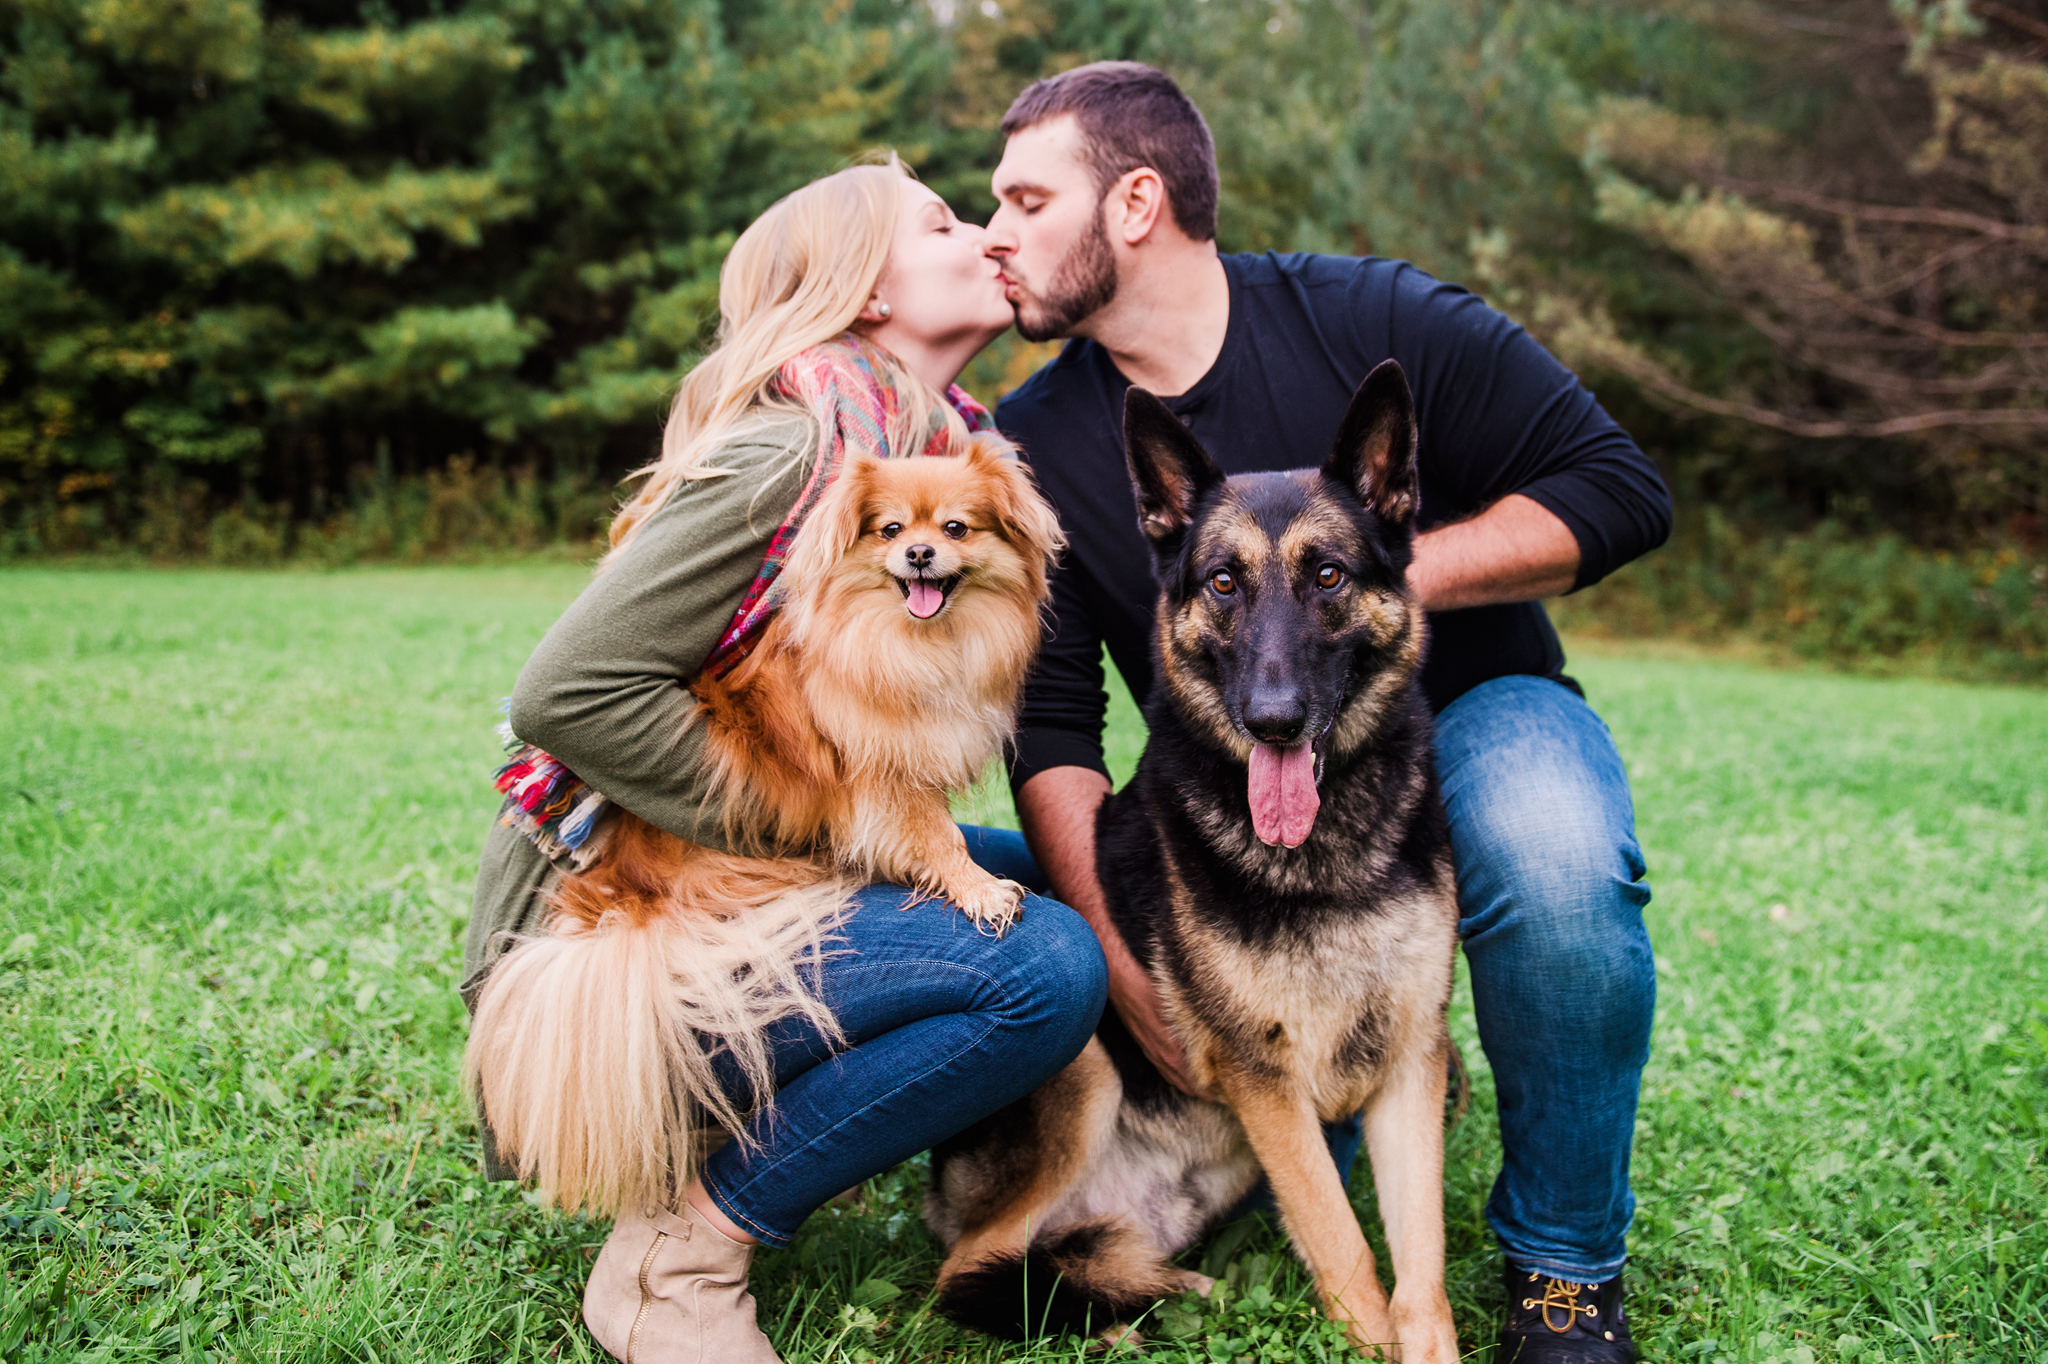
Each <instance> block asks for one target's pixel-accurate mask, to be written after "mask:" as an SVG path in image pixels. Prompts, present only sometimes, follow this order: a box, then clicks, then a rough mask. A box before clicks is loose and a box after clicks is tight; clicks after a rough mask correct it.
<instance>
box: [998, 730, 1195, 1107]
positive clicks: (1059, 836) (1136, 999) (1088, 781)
mask: <svg viewBox="0 0 2048 1364" xmlns="http://www.w3.org/2000/svg"><path fill="white" fill-rule="evenodd" d="M1109 789H1110V788H1109V778H1107V777H1105V776H1103V775H1102V774H1101V773H1100V772H1097V771H1095V770H1094V769H1093V768H1087V767H1053V768H1048V769H1047V770H1045V771H1043V772H1040V773H1039V774H1038V775H1037V776H1035V777H1033V778H1032V779H1031V780H1030V781H1027V782H1025V783H1024V788H1023V790H1021V791H1019V792H1018V793H1017V816H1018V820H1019V822H1020V823H1022V824H1023V826H1024V837H1025V839H1026V840H1027V841H1028V842H1029V843H1030V844H1031V852H1032V855H1033V856H1034V857H1036V858H1037V859H1038V865H1039V867H1040V869H1041V870H1043V871H1044V872H1045V875H1046V879H1047V880H1048V881H1050V882H1051V883H1052V892H1053V894H1054V895H1055V896H1057V897H1058V898H1059V899H1060V900H1062V901H1064V902H1065V903H1066V904H1069V905H1071V906H1073V908H1074V909H1075V910H1076V911H1077V912H1078V913H1079V914H1080V915H1081V917H1082V918H1084V919H1086V920H1087V921H1088V926H1089V927H1090V928H1093V929H1094V930H1095V936H1096V937H1097V938H1099V939H1101V941H1102V955H1103V957H1104V959H1105V960H1107V961H1108V963H1109V1002H1110V1003H1111V1004H1112V1005H1114V1006H1115V1007H1116V1011H1117V1014H1118V1016H1119V1017H1121V1018H1122V1019H1123V1021H1124V1026H1125V1027H1126V1028H1129V1029H1130V1030H1131V1036H1132V1037H1133V1038H1135V1039H1136V1040H1137V1043H1138V1046H1139V1048H1140V1049H1141V1050H1143V1051H1144V1053H1145V1057H1146V1059H1147V1060H1149V1061H1150V1062H1151V1063H1152V1064H1153V1065H1155V1066H1157V1067H1158V1068H1159V1073H1160V1074H1161V1075H1164V1076H1165V1077H1166V1078H1167V1080H1168V1081H1169V1082H1171V1083H1172V1084H1173V1086H1174V1087H1175V1088H1176V1089H1179V1090H1181V1091H1182V1092H1183V1093H1187V1094H1192V1095H1193V1096H1194V1097H1196V1098H1197V1099H1214V1098H1215V1097H1216V1096H1215V1095H1213V1094H1211V1093H1209V1091H1207V1090H1205V1089H1203V1088H1202V1087H1201V1086H1200V1085H1198V1084H1196V1083H1195V1080H1194V1078H1193V1077H1192V1076H1190V1075H1189V1074H1188V1072H1187V1053H1186V1051H1185V1050H1184V1049H1183V1048H1182V1046H1181V1042H1180V1038H1179V1037H1177V1036H1175V1035H1174V1032H1173V1029H1172V1028H1170V1027H1168V1026H1167V1023H1166V1015H1165V1013H1164V1011H1163V1010H1161V1008H1160V1006H1159V992H1158V991H1157V990H1155V989H1154V988H1153V987H1152V980H1151V977H1149V976H1147V975H1146V974H1145V969H1144V968H1143V967H1142V966H1139V965H1138V959H1137V958H1136V957H1133V956H1132V955H1131V949H1130V948H1129V947H1127V946H1126V945H1125V944H1124V939H1123V935H1122V934H1121V933H1119V932H1117V928H1116V923H1115V921H1113V920H1112V919H1111V918H1110V917H1109V901H1108V899H1107V897H1105V896H1104V895H1103V893H1102V883H1101V882H1100V881H1098V880H1097V879H1096V876H1095V811H1096V807H1098V806H1100V805H1101V804H1102V801H1103V798H1104V797H1106V796H1107V795H1108V794H1109Z"/></svg>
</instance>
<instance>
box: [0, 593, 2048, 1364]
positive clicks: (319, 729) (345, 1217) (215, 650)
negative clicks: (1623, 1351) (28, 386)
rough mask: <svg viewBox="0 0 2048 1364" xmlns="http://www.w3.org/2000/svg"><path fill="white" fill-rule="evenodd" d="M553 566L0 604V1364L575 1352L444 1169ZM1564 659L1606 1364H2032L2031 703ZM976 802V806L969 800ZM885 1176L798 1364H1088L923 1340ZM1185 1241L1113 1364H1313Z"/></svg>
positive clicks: (1488, 1137) (497, 1205) (822, 1266)
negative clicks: (1613, 1175) (1635, 896)
mask: <svg viewBox="0 0 2048 1364" xmlns="http://www.w3.org/2000/svg"><path fill="white" fill-rule="evenodd" d="M581 581H582V574H581V572H580V571H578V570H576V569H573V568H559V567H558V568H536V567H526V568H503V569H432V570H418V571H404V572H349V573H341V574H332V575H315V574H273V575H255V574H249V575H238V574H227V573H169V574H147V573H89V572H43V571H34V572H28V571H17V572H8V573H4V574H0V638H4V639H5V641H6V644H7V649H6V654H5V656H4V658H0V753H4V754H5V755H6V756H5V758H0V763H4V768H0V1039H4V1040H0V1275H4V1278H0V1359H5V1360H7V1361H9V1364H15V1362H16V1361H19V1362H20V1364H27V1362H28V1361H54V1360H67V1361H68V1360H76V1359H117V1358H130V1357H134V1358H160V1359H191V1360H199V1359H218V1360H228V1359H238V1360H245V1361H255V1360H292V1361H298V1360H330V1359H331V1360H336V1361H340V1360H350V1361H358V1360H360V1361H368V1360H373V1359H374V1360H433V1361H456V1360H461V1361H469V1360H478V1361H481V1360H494V1361H495V1360H525V1359H563V1360H591V1359H595V1358H597V1355H596V1353H595V1351H594V1347H592V1346H591V1345H590V1343H589V1340H588V1337H586V1336H585V1335H583V1333H582V1332H581V1329H580V1327H579V1326H578V1325H577V1320H576V1319H577V1312H578V1305H579V1295H580V1291H581V1286H582V1281H583V1276H584V1274H585V1273H586V1272H587V1269H588V1265H589V1262H590V1259H591V1257H592V1256H593V1255H594V1254H595V1252H596V1248H597V1246H598V1244H599V1243H600V1242H601V1241H602V1239H603V1228H602V1227H600V1226H594V1225H592V1224H589V1223H586V1222H583V1221H580V1220H574V1219H564V1218H561V1217H558V1216H555V1215H553V1214H549V1213H546V1212H543V1211H541V1210H539V1209H537V1208H536V1207H534V1206H533V1205H532V1203H531V1202H530V1201H529V1200H528V1199H527V1198H526V1197H524V1196H523V1195H521V1194H520V1193H518V1192H517V1191H516V1190H513V1189H511V1188H509V1187H507V1186H505V1185H494V1184H488V1183H485V1182H484V1181H482V1180H481V1179H480V1178H479V1176H478V1174H477V1170H476V1162H477V1148H476V1134H475V1128H474V1124H473V1122H472V1120H471V1116H470V1113H469V1110H468V1107H467V1105H466V1104H465V1103H464V1101H463V1099H462V1097H461V1095H460V1093H459V1091H458V1086H457V1082H456V1065H457V1058H458V1056H459V1052H460V1048H461V1042H462V1036H463V1026H464V1023H463V1017H462V1011H461V1006H460V1004H459V1003H458V1002H457V1001H456V999H455V996H454V989H453V986H454V975H455V972H456V970H457V969H458V962H459V955H460V944H459V939H460V934H461V929H462V923H463V919H464V916H465V915H466V912H467V894H468V882H469V879H470V875H471V872H472V870H473V866H474V859H475V855H476V849H477V847H478V846H479V845H480V843H481V840H482V836H483V832H484V830H485V828H486V826H487V821H488V819H489V818H490V815H491V807H492V799H491V796H490V793H489V791H488V787H487V785H486V778H487V775H488V772H489V770H490V768H491V766H492V765H493V762H494V761H495V759H496V757H497V750H496V746H495V742H494V740H493V737H492V735H491V725H492V723H493V722H494V720H495V719H496V718H497V717H496V710H495V707H496V703H497V700H498V698H499V697H501V696H503V695H504V694H505V692H506V691H507V690H509V688H510V684H511V681H512V678H513V677H514V675H515V674H516V672H517V670H518V667H519V665H520V663H521V662H522V661H523V660H524V658H525V656H526V654H527V652H528V651H529V650H530V648H531V647H532V644H533V642H534V641H535V640H536V639H537V638H538V637H539V635H540V633H541V631H542V630H543V629H545V627H546V625H547V624H548V622H549V621H550V620H551V619H552V618H553V616H554V614H555V613H556V612H557V611H558V610H559V609H560V607H561V606H562V604H563V603H565V602H566V601H567V600H568V598H569V597H570V596H571V595H573V593H574V591H575V590H576V587H577V586H578V584H579V583H580V582H581ZM1576 671H1577V672H1578V674H1579V675H1580V676H1581V677H1582V678H1583V679H1584V680H1585V681H1586V683H1587V685H1588V689H1589V691H1590V692H1591V694H1592V696H1593V699H1594V701H1595V703H1596V705H1597V706H1598V707H1599V708H1600V710H1601V711H1602V713H1603V714H1604V715H1605V716H1606V717H1607V718H1608V720H1609V723H1610V724H1611V725H1612V726H1613V728H1614V730H1615V733H1616V736H1617V739H1618V740H1619V742H1620V744H1621V748H1622V751H1623V753H1624V754H1625V755H1626V756H1627V758H1628V759H1629V761H1630V764H1631V767H1632V770H1633V774H1634V779H1635V785H1636V794H1637V804H1638V816H1639V821H1640V825H1641V835H1642V841H1643V843H1644V845H1645V847H1646V849H1647V850H1648V852H1649V856H1650V860H1651V864H1652V879H1653V882H1654V885H1655V888H1656V900H1655V902H1654V903H1653V904H1652V906H1651V909H1650V918H1651V927H1652V933H1653V936H1654V938H1655V941H1656V946H1657V951H1658V970H1659V985H1660V990H1661V998H1660V1002H1659V1015H1658V1024H1657V1032H1656V1038H1655V1051H1654V1054H1653V1057H1652V1061H1651V1066H1650V1071H1649V1073H1648V1075H1647V1076H1646V1078H1645V1083H1644V1093H1643V1104H1642V1108H1641V1111H1640V1113H1639V1117H1638V1138H1637V1146H1636V1160H1635V1175H1636V1179H1635V1182H1636V1189H1637V1194H1638V1197H1639V1199H1640V1201H1641V1206H1640V1209H1639V1212H1638V1217H1637V1223H1636V1229H1635V1233H1634V1235H1633V1238H1632V1244H1633V1247H1634V1260H1633V1262H1632V1264H1631V1267H1630V1270H1629V1274H1630V1281H1631V1285H1632V1289H1633V1295H1632V1314H1633V1316H1634V1318H1635V1321H1636V1329H1637V1332H1638V1335H1639V1337H1640V1339H1641V1341H1642V1343H1643V1344H1644V1346H1645V1348H1646V1355H1647V1357H1649V1358H1651V1359H1656V1360H1667V1359H1679V1360H1698V1361H1705V1362H1706V1364H1721V1361H1722V1360H1724V1359H1725V1360H1730V1361H1742V1362H1744V1364H1749V1362H1754V1364H1764V1362H1765V1361H1775V1362H1776V1364H1819V1362H1820V1361H1832V1360H1854V1361H1866V1360H1908V1359H1911V1360H1924V1361H1930V1362H1932V1361H1944V1362H1945V1361H1961V1360H1965V1359H1970V1360H1975V1359H1998V1360H2024V1361H2028V1362H2029V1364H2040V1361H2041V1360H2042V1359H2043V1357H2044V1356H2043V1352H2044V1351H2048V1316H2044V1313H2048V1226H2044V1222H2043V1217H2044V1214H2048V978H2044V966H2048V952H2044V950H2043V947H2042V945H2041V944H2042V943H2043V941H2044V939H2048V931H2044V919H2048V763H2044V762H2043V756H2044V754H2043V737H2042V736H2043V735H2044V734H2048V695H2043V694H2042V693H2039V692H2029V691H2020V690H2009V689H2007V690H2001V689H1995V688H1968V687H1954V686H1941V685H1934V684H1927V683H1919V682H1881V681H1872V680H1866V679H1853V678H1841V677H1833V676H1827V675H1822V674H1812V673H1807V674H1792V673H1783V672H1767V671H1762V670H1758V669H1751V668H1742V667H1732V666H1728V665H1725V664H1719V663H1715V662H1712V661H1702V660H1698V659H1691V660H1688V659H1643V658H1629V657H1613V656H1603V657H1596V658H1585V659H1581V660H1580V664H1579V666H1578V667H1577V669H1576ZM1115 706H1116V709H1115V712H1114V717H1115V718H1114V724H1115V726H1116V728H1115V731H1114V733H1113V734H1112V740H1111V757H1112V763H1113V765H1114V766H1115V767H1116V768H1117V770H1118V772H1119V773H1120V774H1123V773H1128V771H1129V768H1130V764H1131V763H1132V762H1133V761H1134V760H1135V757H1136V751H1137V746H1138V742H1139V736H1138V735H1137V732H1136V729H1135V712H1134V710H1133V709H1132V708H1131V707H1130V705H1129V702H1128V698H1124V697H1121V696H1119V697H1118V698H1117V700H1116V702H1115ZM968 808H969V809H970V811H971V812H972V813H974V814H975V815H976V816H977V817H981V818H986V819H990V820H992V821H996V822H1004V821H1007V819H1008V817H1009V811H1008V808H1007V802H1006V799H1005V797H1004V796H1003V795H1002V793H1001V788H1000V786H999V785H989V786H986V787H984V789H983V790H982V791H981V792H980V793H978V795H977V796H976V797H975V798H974V803H973V804H971V805H970V806H969V807H968ZM1453 1027H1454V1031H1455V1035H1456V1036H1457V1038H1458V1040H1459V1042H1460V1044H1461V1046H1463V1048H1464V1049H1465V1053H1466V1055H1467V1057H1468V1058H1469V1059H1470V1060H1471V1062H1472V1063H1473V1065H1474V1068H1475V1070H1476V1071H1477V1075H1476V1077H1475V1079H1476V1082H1477V1083H1476V1090H1475V1094H1474V1101H1473V1107H1472V1112H1471V1115H1470V1116H1469V1117H1467V1118H1466V1119H1465V1121H1464V1122H1462V1123H1461V1124H1460V1125H1459V1126H1458V1127H1457V1128H1455V1129H1454V1130H1453V1131H1452V1132H1451V1134H1450V1137H1449V1141H1448V1149H1447V1168H1446V1179H1445V1210H1446V1218H1447V1230H1448V1233H1449V1242H1450V1266H1449V1268H1450V1288H1451V1294H1452V1302H1453V1307H1454V1310H1455V1312H1456V1314H1457V1319H1458V1324H1459V1329H1460V1333H1461V1336H1462V1338H1463V1339H1464V1340H1465V1342H1466V1344H1467V1346H1468V1347H1473V1348H1483V1347H1486V1346H1487V1345H1488V1344H1489V1343H1490V1341H1491V1336H1492V1331H1493V1329H1494V1322H1495V1320H1496V1317H1497V1313H1498V1310H1499V1307H1500V1289H1499V1281H1498V1278H1497V1268H1496V1261H1495V1258H1494V1254H1493V1251H1492V1247H1491V1243H1490V1240H1489V1237H1488V1235H1487V1232H1486V1229H1485V1224H1484V1220H1483V1216H1482V1208H1483V1205H1484V1201H1485V1198H1486V1194H1487V1190H1488V1186H1489V1184H1490V1181H1491V1180H1492V1177H1493V1172H1494V1170H1495V1168H1496V1167H1497V1164H1498V1155H1499V1153H1498V1136H1497V1131H1496V1129H1495V1127H1494V1124H1493V1121H1492V1118H1491V1089H1490V1085H1489V1081H1488V1079H1487V1076H1486V1073H1485V1069H1484V1065H1483V1055H1482V1053H1481V1051H1480V1049H1479V1047H1478V1044H1477V1038H1476V1035H1475V1033H1474V1031H1473V1028H1472V1024H1471V1017H1470V1011H1469V1007H1468V1006H1467V1004H1466V995H1465V992H1464V987H1463V985H1462V983H1461V985H1460V987H1459V993H1458V997H1457V1001H1456V1004H1455V1005H1454V1017H1453ZM1570 1059H1571V1058H1569V1057H1562V1058H1560V1063H1562V1064H1569V1063H1570ZM1361 1173H1362V1172H1361ZM921 1179H922V1174H921V1168H920V1166H919V1165H918V1164H917V1163H913V1164H911V1165H908V1166H905V1167H903V1168H901V1169H899V1170H896V1171H893V1172H891V1173H889V1174H886V1175H884V1176H882V1177H880V1178H878V1179H875V1180H872V1181H870V1182H869V1183H868V1184H867V1185H866V1186H865V1187H864V1188H863V1189H862V1190H861V1191H860V1193H859V1195H858V1196H857V1197H856V1198H855V1199H854V1200H853V1201H851V1202H849V1203H846V1204H841V1205H833V1206H830V1207H827V1208H826V1209H824V1210H823V1211H821V1212H820V1213H819V1214H818V1215H817V1216H816V1217H814V1218H813V1219H812V1220H811V1222H810V1223H809V1224H808V1225H807V1226H806V1228H805V1229H804V1232H803V1234H802V1236H801V1237H800V1238H799V1239H798V1241H797V1243H796V1245H795V1246H794V1247H792V1248H791V1249H790V1250H787V1251H782V1252H773V1253H766V1254H763V1255H762V1256H761V1257H760V1259H759V1261H758V1273H757V1284H758V1288H759V1292H760V1298H761V1302H762V1310H763V1314H764V1321H765V1322H766V1323H767V1325H768V1329H769V1330H770V1333H771V1335H773V1336H774V1338H775V1339H776V1341H777V1343H778V1344H779V1345H780V1347H781V1348H782V1349H783V1351H784V1353H785V1355H786V1357H787V1358H789V1359H790V1360H791V1361H792V1364H803V1362H805V1361H827V1360H830V1361H851V1360H861V1359H870V1358H871V1359H875V1360H892V1361H904V1362H905V1364H910V1362H911V1361H925V1360H934V1359H942V1358H943V1359H956V1360H962V1361H979V1360H996V1359H1002V1360H1028V1361H1052V1360H1056V1359H1058V1360H1077V1359H1080V1358H1081V1357H1082V1355H1083V1346H1082V1343H1081V1342H1078V1341H1073V1340H1051V1341H1042V1342H1037V1343H1034V1344H1032V1345H1029V1346H1012V1345H1000V1344H997V1343H993V1342H989V1341H985V1340H982V1339H980V1338H977V1337H972V1336H969V1335H967V1334H965V1333H963V1332H961V1331H959V1330H957V1329H955V1328H954V1327H952V1326H950V1325H949V1324H947V1323H945V1322H944V1321H942V1320H940V1319H938V1318H936V1317H935V1316H934V1315H933V1314H932V1311H931V1305H930V1297H929V1286H930V1282H931V1274H932V1270H933V1268H934V1267H935V1265H936V1263H937V1251H936V1247H935V1246H934V1245H933V1244H932V1242H931V1240H930V1238H929V1237H928V1236H927V1234H926V1233H925V1231H924V1230H923V1226H922V1223H921V1221H920V1218H919V1200H920V1197H921ZM1360 1207H1361V1210H1362V1211H1363V1212H1364V1213H1365V1215H1366V1216H1367V1217H1368V1225H1369V1226H1374V1227H1376V1224H1377V1219H1376V1216H1375V1215H1374V1214H1373V1210H1372V1200H1371V1197H1370V1194H1369V1192H1365V1191H1361V1193H1360ZM1197 1254H1198V1256H1200V1257H1202V1263H1203V1265H1204V1267H1205V1268H1207V1269H1209V1270H1210V1271H1212V1272H1215V1273H1218V1274H1220V1275H1221V1276H1222V1277H1223V1278H1224V1280H1225V1286H1224V1288H1223V1289H1222V1290H1221V1291H1220V1292H1219V1293H1218V1294H1217V1296H1216V1297H1215V1298H1214V1299H1212V1300H1211V1301H1208V1302H1203V1301H1200V1300H1198V1299H1192V1298H1189V1299H1182V1300H1179V1301H1175V1302H1170V1303H1166V1304H1162V1305H1161V1307H1160V1308H1158V1309H1156V1310H1155V1311H1154V1312H1153V1313H1152V1314H1150V1315H1149V1316H1148V1317H1147V1318H1146V1319H1145V1320H1144V1321H1142V1322H1140V1323H1138V1326H1139V1330H1140V1331H1141V1332H1142V1333H1143V1335H1144V1336H1145V1338H1146V1339H1147V1341H1148V1342H1149V1344H1148V1347H1147V1350H1148V1357H1150V1358H1153V1359H1157V1360H1162V1361H1169V1362H1170V1364H1182V1362H1183V1361H1185V1362H1186V1364H1194V1362H1195V1361H1218V1360H1225V1359H1240V1358H1255V1359H1262V1360H1264V1359H1272V1360H1288V1359H1298V1360H1320V1359H1335V1358H1339V1357H1341V1356H1342V1354H1343V1351H1342V1350H1341V1349H1340V1348H1339V1346H1338V1343H1337V1342H1336V1340H1335V1339H1334V1337H1333V1336H1331V1334H1330V1333H1329V1331H1328V1330H1327V1328H1326V1327H1325V1326H1324V1325H1323V1324H1321V1322H1320V1319H1319V1317H1318V1315H1317V1314H1316V1313H1315V1311H1314V1308H1313V1301H1312V1297H1311V1294H1310V1291H1309V1286H1308V1284H1307V1283H1306V1281H1305V1279H1304V1278H1303V1276H1302V1274H1301V1273H1300V1271H1299V1269H1298V1268H1297V1267H1296V1265H1295V1263H1294V1262H1293V1260H1292V1259H1291V1258H1290V1257H1289V1256H1288V1255H1287V1253H1286V1248H1285V1242H1284V1240H1283V1239H1282V1238H1281V1237H1280V1235H1279V1234H1278V1233H1277V1231H1276V1230H1275V1229H1274V1228H1273V1227H1272V1226H1271V1225H1270V1224H1267V1223H1263V1222H1258V1221H1253V1222H1249V1223H1244V1224H1238V1225H1236V1226H1233V1227H1231V1228H1228V1229H1226V1230H1225V1231H1224V1232H1223V1233H1220V1234H1219V1235H1218V1236H1217V1237H1215V1238H1212V1241H1211V1243H1210V1244H1209V1245H1208V1246H1206V1247H1204V1248H1202V1249H1201V1250H1199V1251H1198V1252H1197Z"/></svg>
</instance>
